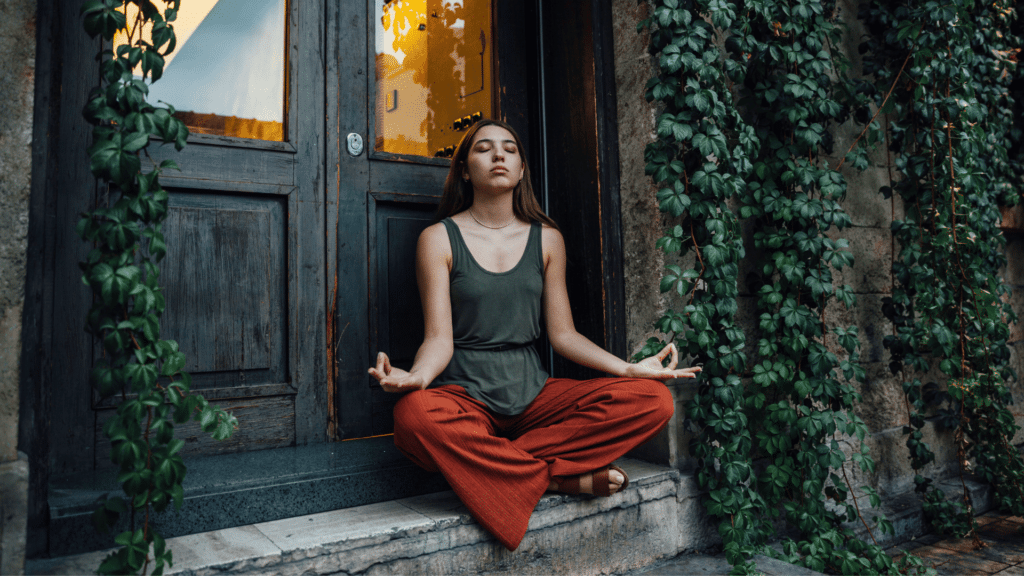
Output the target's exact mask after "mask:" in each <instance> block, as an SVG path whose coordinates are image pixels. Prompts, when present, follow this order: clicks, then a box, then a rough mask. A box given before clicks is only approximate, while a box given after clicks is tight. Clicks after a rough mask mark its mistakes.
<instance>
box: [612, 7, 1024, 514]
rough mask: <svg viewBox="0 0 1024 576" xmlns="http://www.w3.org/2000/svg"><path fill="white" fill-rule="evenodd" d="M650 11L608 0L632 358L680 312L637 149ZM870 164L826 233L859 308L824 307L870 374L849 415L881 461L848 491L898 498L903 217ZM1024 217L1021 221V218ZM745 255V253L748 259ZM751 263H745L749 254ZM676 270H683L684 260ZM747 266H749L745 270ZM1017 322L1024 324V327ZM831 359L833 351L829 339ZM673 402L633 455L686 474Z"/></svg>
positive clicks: (843, 140)
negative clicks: (888, 338) (888, 314)
mask: <svg viewBox="0 0 1024 576" xmlns="http://www.w3.org/2000/svg"><path fill="white" fill-rule="evenodd" d="M839 5H840V10H841V12H840V17H841V18H842V19H843V20H844V21H845V22H846V23H847V24H848V25H849V31H848V34H847V36H846V39H845V42H844V43H843V45H842V47H841V49H842V50H843V51H844V52H845V53H846V55H847V56H848V57H849V58H850V59H851V61H852V64H853V69H852V71H851V73H852V74H854V75H857V74H860V73H861V72H860V69H861V57H860V53H859V52H858V50H857V46H858V44H859V43H860V41H861V40H860V38H861V37H862V35H863V26H862V25H861V24H860V22H859V21H858V20H857V18H856V14H857V2H856V0H841V1H840V2H839ZM647 11H648V6H647V4H646V3H644V2H640V3H639V4H638V3H637V1H636V0H614V2H613V15H614V16H613V17H614V20H615V23H614V30H615V63H616V70H615V73H616V80H617V87H618V94H617V96H618V115H619V116H618V118H619V122H618V126H619V158H620V171H621V182H620V190H621V197H622V229H623V234H624V244H625V247H624V248H625V258H624V261H625V267H626V269H625V277H626V278H627V279H628V281H627V282H626V302H627V327H628V347H629V351H630V352H631V353H633V352H636V351H637V350H639V349H640V347H641V346H642V345H643V343H644V341H645V340H646V339H647V338H648V337H649V336H651V335H653V334H655V332H654V329H653V322H654V321H655V320H656V319H657V318H658V317H660V315H661V312H662V311H663V310H664V309H665V308H666V307H668V306H672V307H674V308H675V309H677V310H678V309H680V308H681V307H682V305H681V304H679V303H677V302H674V301H673V300H672V299H671V298H670V297H667V296H665V295H662V294H660V292H659V289H658V280H659V278H660V273H661V270H662V268H663V267H664V265H665V263H666V262H665V258H666V256H665V255H664V254H663V253H661V252H660V251H659V250H656V249H655V247H654V242H655V241H656V240H657V238H658V237H659V236H660V233H661V229H662V228H663V224H664V223H666V222H667V221H666V220H665V219H664V218H663V217H662V216H661V214H660V213H659V211H658V208H657V204H656V200H655V188H654V187H653V184H652V182H651V180H650V178H648V177H647V176H645V174H644V170H643V166H644V160H643V149H644V146H645V145H646V144H647V142H649V141H651V140H652V139H653V138H654V129H655V114H656V111H655V109H654V106H653V105H652V104H649V103H648V102H646V100H645V99H644V88H645V83H646V82H647V80H648V78H650V77H651V76H652V74H653V70H652V68H651V66H652V63H651V57H650V56H649V55H648V54H647V38H646V35H645V34H637V32H636V24H637V22H639V21H640V20H641V19H643V18H645V17H646V15H647ZM860 129H861V127H859V126H854V125H853V124H847V125H843V126H841V127H840V128H839V129H838V130H837V131H836V132H835V133H834V137H835V153H836V157H833V158H827V159H826V160H827V161H828V163H829V164H830V165H831V166H836V165H837V164H838V160H839V158H840V157H841V156H842V155H843V154H845V152H846V150H847V149H849V147H850V145H851V144H852V142H853V140H854V139H855V138H856V137H857V135H858V134H859V132H860ZM871 161H872V165H871V167H870V168H869V169H867V170H865V171H860V170H856V169H853V168H847V167H844V168H843V169H842V171H843V175H844V177H845V178H846V180H847V182H848V184H849V189H848V195H847V198H846V200H845V202H844V203H843V206H844V208H845V210H846V211H847V213H849V214H850V216H851V218H852V220H853V227H852V228H849V229H846V230H844V231H842V232H841V233H839V232H837V231H834V230H833V231H830V235H832V236H833V237H837V236H838V235H839V234H841V235H842V237H844V238H847V239H849V241H850V249H851V251H852V252H853V254H854V257H855V259H856V263H855V266H854V267H853V268H852V269H847V270H844V271H843V272H842V273H841V274H837V275H836V282H838V283H840V284H849V285H851V286H852V287H853V288H854V292H855V293H856V296H857V306H856V307H855V308H854V309H853V310H846V309H845V308H844V307H843V306H842V305H841V304H831V305H830V307H829V308H828V310H827V321H828V323H829V325H830V326H836V325H851V324H854V325H857V326H858V327H859V332H860V342H861V349H860V359H861V362H862V363H863V366H864V368H865V370H866V372H867V378H866V381H865V382H864V383H863V384H862V386H861V391H862V394H863V402H862V403H861V404H860V405H858V406H857V408H856V409H855V411H856V413H857V414H858V415H859V416H860V417H861V418H863V419H864V421H865V423H866V424H867V426H868V428H869V429H870V431H871V436H870V437H869V438H868V444H869V446H870V448H871V450H872V455H873V456H874V458H875V460H876V461H877V463H878V466H877V469H876V472H875V473H874V474H872V475H870V476H867V475H864V474H860V473H857V474H855V475H854V477H852V478H851V481H852V483H854V484H855V485H864V484H870V485H872V486H874V487H875V488H877V489H878V490H879V492H880V493H881V494H883V495H890V496H895V495H896V494H900V493H903V492H906V491H908V490H912V489H913V471H912V470H911V469H910V465H909V460H908V452H907V449H906V447H905V445H904V442H905V440H906V437H905V436H904V435H903V432H902V427H903V426H904V425H905V424H906V423H907V419H908V416H907V409H906V405H905V401H904V396H903V393H902V389H901V386H900V381H899V379H898V378H897V377H895V376H893V375H892V374H891V373H890V372H889V370H888V367H887V363H888V353H887V352H886V351H885V349H884V347H883V346H882V339H883V338H884V337H885V335H887V334H891V333H892V325H891V323H889V322H888V321H887V320H886V319H885V317H884V316H883V314H882V311H881V304H882V299H883V298H884V297H886V296H887V295H889V294H891V292H892V286H893V284H892V283H893V279H892V273H891V264H892V258H893V250H894V242H893V238H892V234H891V233H890V231H889V227H890V223H891V222H892V220H893V218H894V217H895V218H901V217H902V207H901V205H900V203H899V201H898V200H896V199H889V200H887V199H885V198H883V197H882V196H881V194H879V192H878V190H879V188H880V187H881V186H883V185H885V184H886V183H887V182H888V180H889V168H888V158H887V152H886V151H885V150H882V149H879V150H877V151H875V152H874V153H873V154H872V155H871ZM1022 220H1024V218H1022ZM747 228H748V230H747V231H746V235H747V245H748V247H750V246H751V245H752V242H750V234H752V232H753V231H752V230H750V229H749V228H750V226H749V224H748V225H747ZM1009 238H1010V243H1009V247H1008V257H1009V260H1010V263H1009V266H1008V268H1007V270H1006V272H1005V275H1004V277H1005V278H1006V280H1007V282H1008V283H1009V284H1010V285H1011V286H1012V287H1013V288H1014V290H1016V291H1017V292H1018V294H1015V295H1014V296H1013V300H1012V301H1013V302H1014V303H1018V302H1019V303H1020V304H1022V305H1020V306H1016V307H1015V309H1016V310H1017V311H1018V313H1019V314H1021V313H1024V235H1021V236H1016V235H1012V234H1011V235H1010V236H1009ZM749 252H750V250H749V248H748V254H749ZM748 261H749V256H748ZM683 264H689V263H688V262H687V263H683ZM747 265H748V266H749V262H748V264H747ZM744 268H745V267H744V266H743V265H742V263H741V267H740V280H741V286H740V291H741V295H740V298H739V306H740V310H739V314H738V323H739V324H740V325H741V326H742V328H743V329H744V332H745V334H746V337H747V352H748V355H749V354H753V353H754V352H755V351H756V341H757V338H758V334H757V330H756V323H755V319H756V318H757V316H758V315H757V314H756V312H755V305H756V304H755V299H754V297H753V295H752V294H750V292H749V290H747V287H746V286H743V285H742V279H743V278H744V276H745V271H744ZM1022 324H1024V323H1022ZM1011 331H1012V337H1011V341H1012V344H1011V345H1012V351H1013V364H1014V367H1015V369H1016V371H1017V372H1018V373H1019V374H1021V375H1022V376H1024V327H1022V326H1021V325H1014V326H1011ZM829 344H830V347H831V348H832V349H833V351H835V352H837V353H838V352H840V348H839V347H838V345H837V344H836V343H835V342H830V343H829ZM670 388H672V389H673V390H674V391H675V394H676V397H677V407H676V417H675V418H674V419H673V423H672V424H671V425H670V426H669V427H668V428H667V430H666V432H664V433H662V435H661V437H660V438H658V439H656V440H655V441H653V442H652V443H651V444H649V445H648V446H646V447H645V448H644V449H643V450H641V451H638V452H637V453H636V454H637V455H638V456H641V457H644V458H647V459H651V460H654V461H658V462H661V463H664V464H668V465H671V466H673V467H675V468H678V469H680V470H683V471H687V470H690V469H692V467H693V466H694V462H692V461H691V460H690V459H689V458H688V457H687V449H686V446H687V442H688V440H689V437H690V436H689V434H688V433H687V431H686V429H685V427H684V426H683V424H682V415H683V410H684V407H685V404H686V401H687V400H688V399H689V398H690V397H692V394H693V391H694V386H693V384H691V383H686V382H680V383H673V384H672V385H670ZM1022 388H1024V387H1022V386H1020V385H1019V384H1018V385H1016V387H1015V390H1014V391H1015V397H1016V398H1017V399H1018V401H1024V391H1022ZM1017 406H1020V404H1019V403H1018V404H1017V405H1015V406H1013V407H1011V409H1013V410H1014V412H1015V413H1016V414H1017V419H1018V423H1024V417H1022V416H1021V409H1020V408H1017ZM925 439H926V440H927V441H929V443H930V444H932V447H933V449H934V450H935V452H936V455H937V462H936V464H934V465H932V466H931V467H930V469H929V470H926V473H928V474H930V475H931V476H933V477H942V476H945V475H947V474H950V473H952V472H953V471H954V470H955V469H956V466H955V460H954V458H955V450H953V448H952V445H951V437H950V435H949V434H948V433H947V432H945V431H942V430H937V429H936V428H935V426H933V425H932V424H929V425H928V426H927V427H926V429H925ZM1016 440H1017V442H1021V441H1024V434H1018V437H1017V439H1016Z"/></svg>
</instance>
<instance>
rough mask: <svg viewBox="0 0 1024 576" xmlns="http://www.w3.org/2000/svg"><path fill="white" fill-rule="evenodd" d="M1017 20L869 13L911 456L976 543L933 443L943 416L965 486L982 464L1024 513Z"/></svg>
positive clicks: (868, 6)
mask: <svg viewBox="0 0 1024 576" xmlns="http://www.w3.org/2000/svg"><path fill="white" fill-rule="evenodd" d="M1013 18H1014V10H1013V3H1012V2H1010V1H1003V0H997V1H996V2H989V3H982V2H974V1H972V0H948V1H944V2H941V3H940V2H936V1H932V2H924V3H915V2H911V3H907V2H877V1H876V2H870V3H865V4H863V5H862V7H861V19H862V20H863V21H864V22H865V24H866V25H867V26H868V30H869V34H868V39H867V40H866V41H865V42H864V44H863V45H862V47H861V51H862V52H864V53H865V59H864V71H865V73H866V74H871V75H873V76H874V78H875V80H876V85H875V90H874V99H875V101H876V104H877V106H878V107H879V109H880V111H881V112H882V113H883V114H884V122H873V123H872V124H871V125H870V128H871V130H872V131H873V132H874V133H875V134H876V135H877V136H876V138H875V139H876V140H877V139H884V140H885V141H886V142H887V145H888V150H889V152H890V153H891V157H892V158H893V160H892V168H894V169H895V171H896V173H895V175H894V176H893V177H891V182H890V183H889V184H888V185H887V186H885V187H883V188H882V191H881V192H882V193H883V194H885V195H887V196H888V195H891V194H896V195H897V196H898V197H899V198H900V200H901V201H902V205H903V209H904V216H903V217H902V218H895V219H894V220H893V223H892V231H893V235H894V237H895V239H896V241H897V243H898V245H899V248H900V251H899V254H898V256H897V257H896V258H894V261H893V277H894V287H893V293H892V297H891V298H888V299H886V301H885V305H884V308H883V311H884V312H885V315H886V317H887V318H889V319H890V320H891V321H892V323H893V327H894V333H893V334H892V335H890V336H887V337H886V338H885V346H886V348H887V349H888V350H889V352H890V355H891V358H892V362H891V364H890V369H891V371H892V372H893V373H894V374H900V375H901V376H902V379H903V390H904V392H905V393H906V398H907V409H908V412H909V426H907V427H906V428H905V432H906V433H907V434H908V439H907V447H908V448H909V450H910V458H911V463H912V465H913V467H914V469H915V470H917V471H918V474H917V476H916V477H915V483H916V489H917V490H918V491H919V492H920V493H922V495H923V497H924V500H925V509H926V511H927V512H928V513H929V515H930V517H931V520H932V522H933V524H934V526H935V527H936V528H938V529H939V530H942V531H946V532H953V533H955V534H957V535H966V534H971V535H972V536H973V537H974V538H977V534H976V533H975V528H976V525H975V523H974V521H973V510H972V505H971V502H970V500H969V498H968V492H967V490H966V486H965V485H962V486H961V488H962V490H963V494H964V496H963V499H962V502H961V503H960V504H959V505H954V504H953V503H951V502H948V501H947V499H946V495H945V494H944V493H943V492H942V490H940V489H939V488H938V487H936V486H935V483H934V481H933V480H932V479H931V478H929V477H926V476H925V471H924V468H925V466H926V465H928V464H929V463H931V462H933V461H934V460H935V454H934V452H933V451H932V449H931V447H930V445H929V444H928V443H927V442H926V440H925V431H926V427H927V424H928V421H929V418H928V416H929V415H930V414H931V413H933V412H935V413H937V414H938V420H939V423H940V424H942V425H944V426H945V427H946V428H948V429H950V430H951V431H952V435H953V439H954V442H955V445H956V450H957V458H956V463H957V466H958V468H959V473H960V478H961V480H962V479H963V478H964V476H965V474H966V473H967V472H968V471H971V470H970V469H969V467H970V466H971V465H972V463H973V472H975V473H976V474H978V475H979V476H980V477H981V478H983V479H985V480H986V481H988V482H989V483H990V484H991V485H992V487H993V488H994V491H995V498H996V502H997V504H998V505H999V507H1000V508H1002V509H1004V510H1007V511H1009V512H1011V513H1014V514H1021V513H1022V512H1024V492H1022V485H1024V462H1022V460H1021V458H1020V454H1019V453H1018V452H1017V451H1016V449H1015V447H1014V446H1013V445H1012V442H1011V440H1012V438H1013V436H1014V434H1015V432H1016V430H1017V429H1018V426H1016V425H1015V423H1014V419H1013V415H1012V414H1011V413H1010V411H1009V410H1008V408H1007V405H1008V404H1009V403H1010V402H1011V397H1010V392H1009V389H1008V388H1007V386H1006V383H1007V382H1008V381H1009V380H1010V379H1012V378H1013V374H1012V371H1011V370H1010V368H1009V366H1008V362H1009V349H1008V347H1007V338H1008V336H1009V329H1008V324H1009V323H1010V322H1012V321H1015V320H1016V316H1015V315H1014V313H1013V310H1012V309H1011V308H1010V305H1009V303H1008V299H1009V298H1008V297H1009V289H1008V288H1007V287H1006V286H1005V285H1004V284H1003V282H1002V280H1001V279H1000V277H999V269H1000V268H1001V267H1003V266H1005V264H1006V260H1005V256H1004V248H1005V244H1006V240H1005V237H1004V236H1003V235H1002V233H1001V231H1000V230H999V228H998V223H999V221H1000V213H999V205H1000V203H1003V204H1007V203H1015V202H1016V201H1017V200H1018V198H1019V196H1020V193H1021V175H1022V174H1024V170H1022V168H1024V164H1022V162H1021V158H1020V156H1019V141H1020V126H1021V124H1020V119H1019V109H1018V110H1017V114H1015V111H1014V110H1015V106H1016V104H1015V103H1014V101H1013V99H1012V96H1011V94H1010V92H1009V91H1008V89H1007V88H1008V86H1009V85H1010V83H1011V82H1013V81H1014V79H1015V78H1016V77H1017V71H1016V64H1015V55H1016V52H1017V51H1019V48H1020V46H1021V41H1020V38H1019V37H1017V36H1015V35H1014V34H1013V31H1012V22H1013ZM1015 143H1016V144H1015ZM1015 146H1016V147H1017V148H1016V149H1017V152H1016V153H1015V154H1014V155H1012V156H1011V150H1013V149H1014V147H1015Z"/></svg>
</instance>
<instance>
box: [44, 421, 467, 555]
mask: <svg viewBox="0 0 1024 576" xmlns="http://www.w3.org/2000/svg"><path fill="white" fill-rule="evenodd" d="M185 463H186V465H187V466H188V473H187V474H186V476H185V481H184V483H183V484H184V490H185V503H184V505H183V506H182V509H181V510H179V511H174V510H173V507H172V508H171V509H170V510H168V511H166V512H164V513H162V514H157V515H156V518H155V521H154V525H155V526H156V527H157V530H158V531H159V533H160V534H161V535H163V536H165V537H174V536H183V535H186V534H194V533H196V532H209V531H213V530H219V529H222V528H233V527H237V526H246V525H249V524H257V523H262V522H270V521H273V520H280V519H283V518H292V517H295V516H304V515H308V514H315V513H317V512H327V511H329V510H338V509H341V508H351V507H355V506H362V505H366V504H373V503H376V502H385V501H390V500H396V499H399V498H406V497H409V496H415V495H419V494H428V493H431V492H438V491H442V490H447V489H448V484H447V483H446V482H445V481H444V478H443V477H442V476H441V475H440V474H431V473H428V472H426V471H424V470H422V469H420V468H419V467H417V466H416V465H414V464H412V463H411V462H410V461H409V460H408V459H407V458H406V457H405V456H404V455H402V453H400V452H399V451H398V449H397V448H395V446H394V442H393V441H392V438H391V437H390V436H385V437H378V438H367V439H363V440H359V441H352V442H335V443H330V444H318V445H314V446H300V447H290V448H277V449H272V450H261V451H256V452H245V453H240V454H227V455H218V456H209V457H205V458H189V459H187V460H186V462H185ZM120 493H121V491H120V486H119V485H118V484H117V481H116V471H114V470H104V471H97V472H91V473H86V474H75V475H71V476H66V477H62V478H55V479H53V480H52V481H51V483H50V491H49V505H50V526H49V550H50V556H65V555H68V554H78V553H81V552H88V551H91V550H99V549H101V548H106V547H108V546H110V543H111V542H112V541H113V536H112V535H111V534H106V535H100V534H99V533H97V531H96V529H95V528H94V527H93V523H92V513H93V510H95V508H96V501H97V499H99V498H101V497H103V496H105V495H107V494H110V495H117V494H120ZM127 526H128V520H127V518H123V519H122V521H121V522H120V523H119V524H118V525H117V526H116V527H115V528H114V531H113V534H117V533H119V532H121V531H123V530H126V529H127Z"/></svg>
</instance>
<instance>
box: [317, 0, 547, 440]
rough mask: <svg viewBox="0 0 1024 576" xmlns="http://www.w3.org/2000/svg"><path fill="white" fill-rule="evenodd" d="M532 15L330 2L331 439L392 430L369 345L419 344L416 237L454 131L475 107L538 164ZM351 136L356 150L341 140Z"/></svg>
mask: <svg viewBox="0 0 1024 576" xmlns="http://www.w3.org/2000/svg"><path fill="white" fill-rule="evenodd" d="M352 4H354V3H352ZM536 14H537V12H536V6H535V4H534V3H533V2H525V3H524V2H515V1H512V0H498V1H496V2H491V0H463V1H462V2H452V1H451V0H419V1H418V2H416V1H410V0H403V1H402V2H399V1H398V0H369V1H368V2H366V3H365V4H363V5H360V6H359V7H351V6H350V5H349V3H340V4H338V5H334V6H331V7H330V12H329V26H328V46H331V47H333V50H334V51H333V54H330V55H329V57H328V68H329V70H328V81H329V84H330V88H329V90H333V89H335V86H336V89H337V96H336V97H334V98H328V103H327V114H328V121H329V123H330V125H331V126H332V128H334V127H336V129H337V132H336V133H335V134H334V136H333V137H332V138H331V139H330V141H329V143H328V150H327V156H328V158H329V159H330V161H331V162H332V168H333V167H334V166H336V170H337V171H336V173H335V174H334V175H333V180H334V182H335V183H336V188H334V189H333V190H329V192H328V200H327V201H328V207H329V209H328V214H329V216H328V229H327V236H328V243H329V245H330V246H332V247H334V248H335V249H336V257H335V258H333V259H332V260H331V262H330V264H329V266H330V269H329V271H328V274H329V288H328V305H329V308H330V310H331V312H332V316H333V318H334V325H333V327H332V330H333V334H332V335H331V340H332V341H333V342H334V346H332V357H331V358H330V370H331V372H332V374H331V378H330V381H331V383H332V394H333V396H334V400H335V401H334V404H333V413H332V422H334V423H336V426H337V427H336V428H334V429H333V430H332V432H333V434H334V436H335V437H337V438H341V439H351V438H358V437H364V436H370V435H378V434H386V433H390V432H391V430H392V417H391V408H392V406H393V403H394V401H395V399H396V397H395V396H394V395H390V394H387V393H385V392H383V391H382V390H381V389H380V388H379V386H377V385H376V383H375V381H373V380H372V378H370V377H369V376H368V375H367V373H366V369H367V367H368V366H369V365H370V360H371V358H375V355H376V351H377V350H383V351H386V352H388V354H389V355H390V357H391V358H392V360H393V362H394V364H395V365H397V366H401V367H406V368H408V367H409V366H411V364H412V359H413V356H414V354H415V352H416V349H417V348H418V346H419V344H420V342H421V341H422V338H423V318H422V311H421V309H420V302H419V293H418V290H417V288H416V280H415V269H414V265H415V264H414V262H415V246H416V239H417V237H418V236H419V233H420V232H421V231H422V230H423V229H424V228H425V227H426V226H428V225H430V224H431V223H432V222H434V218H433V216H434V211H435V209H436V206H437V203H438V201H439V198H440V196H441V193H442V189H443V186H444V180H445V176H446V175H447V173H448V167H449V165H450V160H449V159H448V158H447V156H450V155H451V152H452V151H453V149H454V147H455V145H457V144H458V141H459V139H460V137H461V134H462V133H463V132H464V131H465V129H466V128H468V127H469V125H471V123H472V122H473V121H475V119H477V118H480V117H498V118H501V119H503V120H505V121H507V122H509V123H510V124H512V125H513V126H514V127H515V128H516V130H517V131H518V132H519V134H520V137H521V138H522V139H523V140H524V142H525V143H526V146H527V152H528V153H529V154H530V156H529V157H528V161H530V163H531V169H532V170H533V171H534V177H535V178H538V177H539V176H540V175H541V174H542V166H541V165H540V161H539V159H540V157H541V156H540V143H541V135H540V133H539V130H537V129H536V128H535V127H536V126H538V125H539V122H538V121H537V120H538V110H539V101H540V86H539V76H538V75H537V74H536V73H535V72H536V67H535V66H534V64H535V63H536V59H537V55H538V52H537V45H536V42H537V35H536V34H535V33H534V32H535V30H536ZM396 30H397V32H396ZM382 35H386V40H385V41H383V42H382V40H381V37H382ZM402 56H404V58H402V60H401V62H400V61H399V58H400V57H402ZM332 79H336V80H334V81H333V82H332ZM335 82H336V84H335ZM409 109H414V110H417V111H418V112H416V113H413V114H412V115H411V118H412V121H411V122H412V127H411V128H409V125H410V120H409V117H407V118H406V120H405V121H404V122H405V124H404V127H405V128H404V131H403V124H402V122H401V121H399V122H396V121H393V120H391V119H389V118H388V116H389V115H391V114H392V113H394V112H401V111H404V110H409ZM417 114H419V115H417ZM421 126H422V129H420V127H421ZM350 135H354V136H352V137H353V138H358V139H359V140H361V141H362V142H363V143H364V144H365V145H364V149H363V150H362V151H359V152H358V153H352V152H351V151H349V150H348V146H347V141H348V138H349V136H350ZM534 184H535V186H536V187H537V189H540V187H539V186H538V184H539V182H535V183H534ZM332 217H334V218H333V219H332Z"/></svg>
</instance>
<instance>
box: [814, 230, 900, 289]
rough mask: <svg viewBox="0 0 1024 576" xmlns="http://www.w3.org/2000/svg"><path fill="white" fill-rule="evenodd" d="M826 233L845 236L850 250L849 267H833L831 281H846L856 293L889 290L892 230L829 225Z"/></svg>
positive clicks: (840, 283) (843, 282)
mask: <svg viewBox="0 0 1024 576" xmlns="http://www.w3.org/2000/svg"><path fill="white" fill-rule="evenodd" d="M827 236H828V237H829V238H832V239H833V240H836V239H839V238H845V239H847V240H849V242H850V248H849V251H850V253H851V254H853V258H854V262H853V266H852V267H846V268H843V269H841V270H833V272H832V281H833V283H834V284H836V285H839V286H843V285H849V286H851V287H852V288H853V291H854V293H856V294H865V293H873V294H879V293H880V294H890V293H891V292H892V247H893V246H892V233H891V232H889V229H888V227H886V228H862V227H859V226H855V227H853V228H847V229H845V230H836V229H832V230H829V231H828V234H827Z"/></svg>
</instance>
